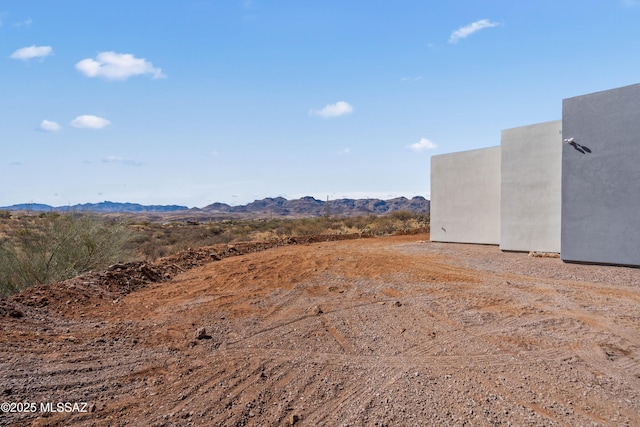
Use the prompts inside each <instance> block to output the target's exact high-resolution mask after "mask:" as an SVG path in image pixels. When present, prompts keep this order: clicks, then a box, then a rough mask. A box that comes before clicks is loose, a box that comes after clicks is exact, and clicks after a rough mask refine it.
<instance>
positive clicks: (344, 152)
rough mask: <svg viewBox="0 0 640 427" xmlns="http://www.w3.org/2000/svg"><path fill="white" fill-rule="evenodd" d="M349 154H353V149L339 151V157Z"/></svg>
mask: <svg viewBox="0 0 640 427" xmlns="http://www.w3.org/2000/svg"><path fill="white" fill-rule="evenodd" d="M349 154H351V148H348V147H347V148H345V149H343V150H340V151H338V155H340V156H348V155H349Z"/></svg>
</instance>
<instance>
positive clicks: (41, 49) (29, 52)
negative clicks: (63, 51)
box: [10, 45, 53, 61]
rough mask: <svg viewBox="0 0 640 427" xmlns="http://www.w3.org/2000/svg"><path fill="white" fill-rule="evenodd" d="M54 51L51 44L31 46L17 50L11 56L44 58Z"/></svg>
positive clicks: (23, 59) (15, 57)
mask: <svg viewBox="0 0 640 427" xmlns="http://www.w3.org/2000/svg"><path fill="white" fill-rule="evenodd" d="M52 53H53V49H52V48H51V46H36V45H33V46H29V47H23V48H21V49H18V50H16V51H15V52H13V53H12V54H11V56H10V58H12V59H21V60H22V61H28V60H30V59H33V58H44V57H47V56H49V55H51V54H52Z"/></svg>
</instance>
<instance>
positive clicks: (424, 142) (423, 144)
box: [409, 138, 438, 151]
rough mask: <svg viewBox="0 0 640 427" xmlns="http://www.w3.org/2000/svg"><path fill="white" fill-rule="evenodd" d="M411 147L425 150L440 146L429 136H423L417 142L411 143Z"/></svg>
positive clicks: (415, 149)
mask: <svg viewBox="0 0 640 427" xmlns="http://www.w3.org/2000/svg"><path fill="white" fill-rule="evenodd" d="M409 148H410V149H411V150H413V151H425V150H433V149H435V148H438V146H437V145H436V144H434V143H433V142H431V141H429V140H428V139H427V138H421V139H420V141H418V142H416V143H415V144H411V145H409Z"/></svg>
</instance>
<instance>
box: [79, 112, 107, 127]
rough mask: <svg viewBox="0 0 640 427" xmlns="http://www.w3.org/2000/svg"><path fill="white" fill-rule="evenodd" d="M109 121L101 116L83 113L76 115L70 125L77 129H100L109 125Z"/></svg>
mask: <svg viewBox="0 0 640 427" xmlns="http://www.w3.org/2000/svg"><path fill="white" fill-rule="evenodd" d="M110 124H111V122H110V121H109V120H107V119H103V118H102V117H98V116H92V115H88V114H85V115H83V116H78V117H76V118H75V119H73V120H72V121H71V126H73V127H74V128H79V129H102V128H103V127H105V126H109V125H110Z"/></svg>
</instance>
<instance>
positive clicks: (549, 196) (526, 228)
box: [500, 120, 562, 252]
mask: <svg viewBox="0 0 640 427" xmlns="http://www.w3.org/2000/svg"><path fill="white" fill-rule="evenodd" d="M561 131H562V120H556V121H552V122H545V123H539V124H534V125H529V126H522V127H518V128H513V129H506V130H503V131H502V145H501V147H502V161H501V168H502V176H501V181H502V189H501V201H500V249H502V250H506V251H541V252H560V207H561V202H562V200H561V190H562V172H561V171H562V134H561Z"/></svg>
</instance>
